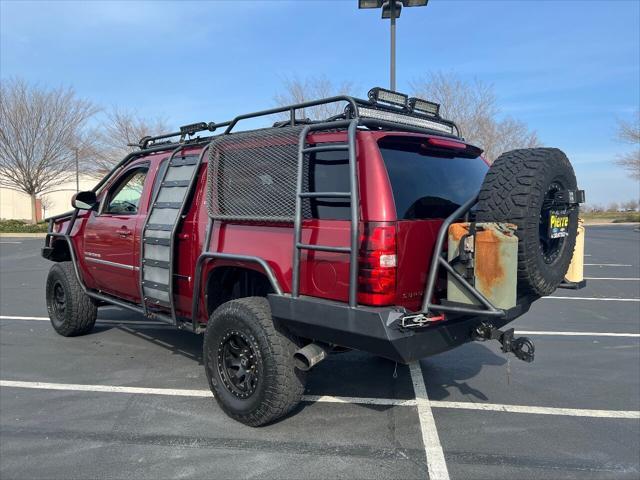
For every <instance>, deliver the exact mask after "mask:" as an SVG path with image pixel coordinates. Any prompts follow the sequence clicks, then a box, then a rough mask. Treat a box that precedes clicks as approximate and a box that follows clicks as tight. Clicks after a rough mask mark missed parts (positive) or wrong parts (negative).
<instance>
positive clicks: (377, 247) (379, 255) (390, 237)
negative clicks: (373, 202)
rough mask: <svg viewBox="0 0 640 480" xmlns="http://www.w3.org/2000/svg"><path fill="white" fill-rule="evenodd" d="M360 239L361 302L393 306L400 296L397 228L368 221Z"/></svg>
mask: <svg viewBox="0 0 640 480" xmlns="http://www.w3.org/2000/svg"><path fill="white" fill-rule="evenodd" d="M360 240H361V241H360V259H359V260H360V262H359V263H360V268H359V272H358V303H362V304H365V305H391V304H393V303H394V302H395V297H396V270H397V257H396V253H397V252H396V227H395V225H394V224H389V223H382V222H371V223H366V224H365V226H364V232H363V234H362V236H361V238H360Z"/></svg>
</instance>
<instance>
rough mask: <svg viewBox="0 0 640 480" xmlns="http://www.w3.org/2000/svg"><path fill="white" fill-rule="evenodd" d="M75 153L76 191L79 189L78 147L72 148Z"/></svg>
mask: <svg viewBox="0 0 640 480" xmlns="http://www.w3.org/2000/svg"><path fill="white" fill-rule="evenodd" d="M74 151H75V155H76V192H79V191H80V159H79V158H78V147H75V148H74Z"/></svg>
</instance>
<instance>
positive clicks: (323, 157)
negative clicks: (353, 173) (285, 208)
mask: <svg viewBox="0 0 640 480" xmlns="http://www.w3.org/2000/svg"><path fill="white" fill-rule="evenodd" d="M323 145H326V144H324V143H323ZM305 166H306V169H305V170H306V171H305V175H304V178H305V179H306V185H305V191H308V192H349V191H350V188H349V156H348V153H347V152H346V151H333V152H316V153H314V154H311V155H310V157H309V159H308V160H307V162H306V165H305ZM303 208H304V216H305V218H320V219H325V220H349V219H350V218H351V213H350V212H351V209H350V208H349V202H348V201H345V199H343V198H314V199H305V200H304V203H303Z"/></svg>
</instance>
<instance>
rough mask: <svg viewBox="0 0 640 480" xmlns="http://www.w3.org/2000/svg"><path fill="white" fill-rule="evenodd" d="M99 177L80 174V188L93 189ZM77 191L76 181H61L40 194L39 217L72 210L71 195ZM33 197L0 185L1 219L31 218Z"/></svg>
mask: <svg viewBox="0 0 640 480" xmlns="http://www.w3.org/2000/svg"><path fill="white" fill-rule="evenodd" d="M96 183H98V179H96V178H95V177H91V176H89V175H81V176H80V190H81V191H82V190H91V189H92V188H93V186H94V185H95V184H96ZM74 193H76V181H75V179H74V180H73V181H71V182H65V183H61V184H60V185H57V186H55V187H53V188H52V189H51V190H50V191H48V192H46V193H43V194H42V195H40V197H39V199H40V201H39V202H38V206H39V210H40V212H39V219H43V218H45V217H50V216H51V215H57V214H59V213H64V212H68V211H69V210H71V197H72V196H73V194H74ZM30 218H31V199H30V198H29V195H27V194H26V193H23V192H19V191H17V190H11V189H9V188H4V187H0V219H2V220H29V219H30Z"/></svg>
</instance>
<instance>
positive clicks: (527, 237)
mask: <svg viewBox="0 0 640 480" xmlns="http://www.w3.org/2000/svg"><path fill="white" fill-rule="evenodd" d="M576 188H577V183H576V177H575V173H574V172H573V167H572V166H571V163H570V162H569V159H568V158H567V156H566V155H565V154H564V153H563V152H562V151H560V150H558V149H557V148H527V149H520V150H513V151H511V152H506V153H503V154H502V155H500V157H499V158H498V159H497V160H496V161H495V162H494V163H493V165H491V168H490V169H489V172H488V173H487V176H486V177H485V180H484V183H483V184H482V189H481V190H480V197H479V200H478V206H477V210H476V211H477V217H476V218H477V221H481V222H509V223H514V224H516V225H517V227H518V230H517V232H516V234H517V236H518V294H519V296H520V297H521V298H537V297H540V296H544V295H548V294H550V293H551V292H553V291H554V290H555V289H556V288H557V287H558V285H559V284H560V282H562V280H563V279H564V276H565V274H566V273H567V269H568V268H569V264H570V263H571V258H572V257H573V249H574V247H575V243H576V235H577V228H578V208H577V206H576V205H569V204H567V203H563V202H562V201H559V200H558V193H559V192H562V191H565V190H576ZM551 215H556V216H557V217H559V218H561V221H564V220H567V221H568V225H567V227H566V233H567V235H566V236H564V237H557V238H553V235H554V234H552V229H550V225H549V224H550V221H551V218H550V217H551ZM555 234H557V232H556V233H555Z"/></svg>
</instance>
